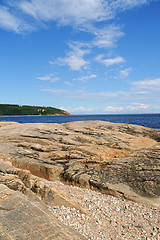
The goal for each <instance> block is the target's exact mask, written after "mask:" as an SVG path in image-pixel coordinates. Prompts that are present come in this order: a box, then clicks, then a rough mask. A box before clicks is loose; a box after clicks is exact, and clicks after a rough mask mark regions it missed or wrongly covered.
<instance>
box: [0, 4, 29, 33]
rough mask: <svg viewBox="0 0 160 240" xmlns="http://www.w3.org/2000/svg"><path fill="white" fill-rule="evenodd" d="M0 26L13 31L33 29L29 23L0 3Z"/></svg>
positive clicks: (19, 31)
mask: <svg viewBox="0 0 160 240" xmlns="http://www.w3.org/2000/svg"><path fill="white" fill-rule="evenodd" d="M0 28H3V29H6V30H8V31H13V32H15V33H21V32H25V31H31V30H33V27H32V26H31V25H30V24H28V23H26V22H25V21H24V20H23V19H21V18H19V17H17V16H16V15H14V14H12V13H11V12H10V9H9V8H7V7H4V6H2V5H0Z"/></svg>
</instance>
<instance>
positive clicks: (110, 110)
mask: <svg viewBox="0 0 160 240" xmlns="http://www.w3.org/2000/svg"><path fill="white" fill-rule="evenodd" d="M123 110H124V108H123V107H112V106H108V107H106V108H105V109H104V111H106V112H122V111H123Z"/></svg>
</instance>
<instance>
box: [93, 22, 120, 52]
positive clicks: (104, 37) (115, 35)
mask: <svg viewBox="0 0 160 240" xmlns="http://www.w3.org/2000/svg"><path fill="white" fill-rule="evenodd" d="M90 31H92V33H93V34H94V35H95V39H94V40H93V43H92V44H93V46H96V47H99V48H109V47H115V43H116V42H117V40H118V39H119V38H120V37H122V36H124V33H123V32H122V31H121V30H120V27H118V26H115V25H108V26H105V27H104V28H90Z"/></svg>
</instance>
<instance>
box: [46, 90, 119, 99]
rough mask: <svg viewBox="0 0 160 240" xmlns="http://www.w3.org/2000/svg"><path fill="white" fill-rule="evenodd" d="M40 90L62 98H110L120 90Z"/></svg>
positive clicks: (115, 95)
mask: <svg viewBox="0 0 160 240" xmlns="http://www.w3.org/2000/svg"><path fill="white" fill-rule="evenodd" d="M41 90H42V91H45V92H49V93H51V94H53V95H55V96H63V97H64V98H72V99H80V100H86V99H94V100H95V99H108V98H109V99H110V98H115V97H117V96H119V94H121V93H120V92H89V91H86V90H75V91H68V90H66V89H51V88H46V89H41Z"/></svg>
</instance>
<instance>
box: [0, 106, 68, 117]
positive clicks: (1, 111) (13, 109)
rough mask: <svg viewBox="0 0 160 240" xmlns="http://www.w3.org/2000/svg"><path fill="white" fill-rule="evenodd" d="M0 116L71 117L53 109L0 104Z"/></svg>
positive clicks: (62, 111)
mask: <svg viewBox="0 0 160 240" xmlns="http://www.w3.org/2000/svg"><path fill="white" fill-rule="evenodd" d="M0 115H1V116H13V115H15V116H17V115H69V113H67V112H66V111H64V110H60V109H58V108H53V107H41V106H27V105H14V104H0Z"/></svg>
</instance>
